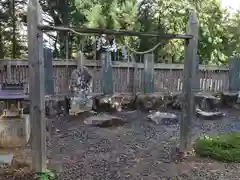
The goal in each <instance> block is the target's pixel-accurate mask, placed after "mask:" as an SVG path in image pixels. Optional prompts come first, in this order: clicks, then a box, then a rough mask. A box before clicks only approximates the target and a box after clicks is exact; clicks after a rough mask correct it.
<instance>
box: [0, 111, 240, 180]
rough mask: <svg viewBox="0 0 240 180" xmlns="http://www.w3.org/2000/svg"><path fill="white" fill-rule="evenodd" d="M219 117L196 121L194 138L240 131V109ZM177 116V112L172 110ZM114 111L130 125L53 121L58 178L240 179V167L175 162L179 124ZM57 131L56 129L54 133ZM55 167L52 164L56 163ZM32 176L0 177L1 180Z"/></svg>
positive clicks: (53, 159) (50, 152) (190, 160)
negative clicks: (94, 125)
mask: <svg viewBox="0 0 240 180" xmlns="http://www.w3.org/2000/svg"><path fill="white" fill-rule="evenodd" d="M223 111H224V112H225V113H226V114H227V116H226V117H224V118H223V119H221V120H220V119H219V120H215V121H210V120H205V121H203V120H197V121H196V122H194V124H193V125H192V132H193V134H192V137H193V139H195V138H196V137H198V136H199V135H201V134H217V133H222V132H230V131H238V130H240V119H239V116H240V112H237V111H234V110H229V109H226V110H223ZM175 114H176V115H178V116H180V113H179V112H175ZM117 115H119V116H121V117H124V118H126V119H127V121H128V122H129V123H127V124H125V125H124V126H120V127H111V128H98V127H93V126H90V125H85V124H83V122H82V120H79V119H77V118H75V119H72V120H66V118H63V117H62V118H60V119H58V120H55V122H54V128H53V133H52V136H51V141H50V143H49V146H48V156H49V158H50V161H51V162H54V164H55V165H56V164H58V165H61V166H62V172H61V174H60V176H59V177H58V180H167V179H168V180H239V179H240V165H239V164H224V163H219V162H216V161H212V160H209V159H203V158H198V157H189V158H187V159H186V160H184V161H183V162H179V163H176V162H175V161H174V158H175V155H176V146H177V145H178V143H179V139H178V137H179V125H171V126H166V125H156V124H155V123H153V122H151V121H148V120H146V117H147V115H148V114H144V113H141V112H137V111H132V112H121V113H118V114H117ZM56 129H59V130H60V131H56ZM55 167H56V166H55ZM1 178H2V179H3V180H13V179H14V180H32V179H31V176H30V175H29V177H26V176H25V177H22V178H18V177H16V176H15V177H13V176H9V177H6V176H4V177H3V176H1V177H0V180H2V179H1Z"/></svg>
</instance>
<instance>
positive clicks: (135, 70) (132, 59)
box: [130, 54, 138, 97]
mask: <svg viewBox="0 0 240 180" xmlns="http://www.w3.org/2000/svg"><path fill="white" fill-rule="evenodd" d="M130 57H131V61H132V62H133V64H134V66H133V81H132V83H133V84H132V86H133V88H132V93H133V97H135V96H136V95H137V78H138V77H137V73H138V63H137V62H136V59H135V57H134V55H133V54H131V56H130Z"/></svg>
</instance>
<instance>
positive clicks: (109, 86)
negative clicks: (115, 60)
mask: <svg viewBox="0 0 240 180" xmlns="http://www.w3.org/2000/svg"><path fill="white" fill-rule="evenodd" d="M101 63H102V88H103V89H102V91H103V94H113V76H112V59H111V53H110V52H102V53H101Z"/></svg>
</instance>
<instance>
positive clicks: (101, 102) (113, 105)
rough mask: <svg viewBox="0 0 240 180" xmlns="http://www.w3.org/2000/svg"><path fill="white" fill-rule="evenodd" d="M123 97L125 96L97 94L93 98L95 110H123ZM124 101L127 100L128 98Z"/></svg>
mask: <svg viewBox="0 0 240 180" xmlns="http://www.w3.org/2000/svg"><path fill="white" fill-rule="evenodd" d="M123 98H124V97H123V96H117V95H98V96H95V98H94V99H93V110H94V111H96V112H114V111H121V110H122V103H123ZM125 99H126V98H125ZM124 102H126V100H125V101H124Z"/></svg>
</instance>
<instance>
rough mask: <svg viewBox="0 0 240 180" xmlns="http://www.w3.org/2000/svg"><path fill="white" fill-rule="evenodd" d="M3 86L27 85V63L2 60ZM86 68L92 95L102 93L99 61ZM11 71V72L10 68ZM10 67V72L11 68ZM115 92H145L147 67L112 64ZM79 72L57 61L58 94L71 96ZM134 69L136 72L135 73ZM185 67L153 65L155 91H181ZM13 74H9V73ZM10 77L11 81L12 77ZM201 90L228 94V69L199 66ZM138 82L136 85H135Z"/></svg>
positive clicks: (0, 78) (73, 63)
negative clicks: (73, 78) (72, 79)
mask: <svg viewBox="0 0 240 180" xmlns="http://www.w3.org/2000/svg"><path fill="white" fill-rule="evenodd" d="M0 63H1V67H2V68H1V69H2V71H1V73H0V83H3V82H5V81H6V80H10V81H13V82H19V81H20V82H25V83H28V61H27V60H11V61H10V60H0ZM84 66H86V67H88V68H89V70H90V71H91V72H92V74H93V76H94V77H93V79H94V85H93V92H94V93H101V92H102V87H101V80H102V75H101V66H100V63H99V62H97V61H92V60H86V61H85V63H84ZM7 67H8V68H7ZM9 67H10V68H9ZM112 67H113V87H114V92H118V93H127V92H132V91H133V84H136V85H137V87H136V88H137V90H136V91H137V92H143V88H144V87H143V86H144V82H143V81H144V71H143V70H144V69H143V68H144V64H143V63H137V68H134V67H136V65H135V64H134V63H132V62H129V63H127V62H117V61H116V62H112ZM75 68H77V62H76V60H54V61H53V80H54V92H55V93H56V94H59V93H60V94H61V93H68V91H69V80H70V76H71V72H72V71H73V70H74V69H75ZM134 69H135V70H136V71H137V72H134ZM183 69H184V67H183V64H155V65H154V91H155V92H161V91H163V90H164V89H168V90H170V91H172V92H178V91H181V90H182V80H183ZM8 71H10V72H11V73H10V72H8ZM9 76H10V77H9ZM198 77H199V78H200V82H199V83H200V90H202V91H208V92H220V91H228V89H229V68H228V67H227V66H208V65H207V66H206V65H200V66H199V73H198ZM133 81H135V83H133Z"/></svg>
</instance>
